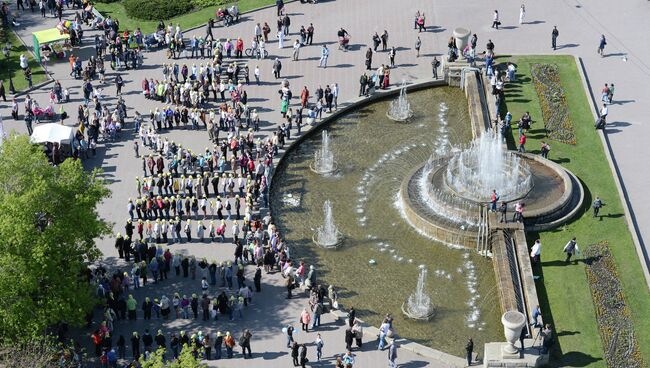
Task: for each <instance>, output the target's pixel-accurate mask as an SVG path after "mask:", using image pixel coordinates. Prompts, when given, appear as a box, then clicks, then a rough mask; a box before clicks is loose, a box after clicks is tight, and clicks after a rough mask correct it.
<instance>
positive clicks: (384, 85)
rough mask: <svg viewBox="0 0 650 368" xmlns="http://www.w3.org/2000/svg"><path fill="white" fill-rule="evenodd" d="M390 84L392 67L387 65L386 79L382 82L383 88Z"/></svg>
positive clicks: (385, 70)
mask: <svg viewBox="0 0 650 368" xmlns="http://www.w3.org/2000/svg"><path fill="white" fill-rule="evenodd" d="M389 85H390V68H389V67H388V66H387V67H386V68H385V69H384V79H383V82H382V88H383V89H387V88H388V86H389Z"/></svg>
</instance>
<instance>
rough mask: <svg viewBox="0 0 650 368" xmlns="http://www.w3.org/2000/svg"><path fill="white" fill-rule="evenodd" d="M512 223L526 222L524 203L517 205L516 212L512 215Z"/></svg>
mask: <svg viewBox="0 0 650 368" xmlns="http://www.w3.org/2000/svg"><path fill="white" fill-rule="evenodd" d="M512 221H514V222H523V221H524V203H523V202H517V203H515V212H514V213H513V215H512Z"/></svg>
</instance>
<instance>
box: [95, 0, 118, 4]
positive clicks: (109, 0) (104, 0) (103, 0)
mask: <svg viewBox="0 0 650 368" xmlns="http://www.w3.org/2000/svg"><path fill="white" fill-rule="evenodd" d="M118 1H120V0H95V2H98V3H104V4H110V3H116V2H118Z"/></svg>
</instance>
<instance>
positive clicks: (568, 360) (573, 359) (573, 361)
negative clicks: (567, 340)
mask: <svg viewBox="0 0 650 368" xmlns="http://www.w3.org/2000/svg"><path fill="white" fill-rule="evenodd" d="M601 360H603V358H595V357H592V356H591V355H588V354H585V353H581V352H579V351H570V352H568V353H566V354H564V355H563V356H562V365H561V366H563V367H587V366H589V365H592V364H594V363H596V362H599V361H601Z"/></svg>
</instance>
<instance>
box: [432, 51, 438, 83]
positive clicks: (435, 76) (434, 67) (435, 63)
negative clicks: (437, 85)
mask: <svg viewBox="0 0 650 368" xmlns="http://www.w3.org/2000/svg"><path fill="white" fill-rule="evenodd" d="M439 66H440V61H439V60H438V58H437V57H435V56H434V57H433V60H431V69H432V71H433V79H438V67H439Z"/></svg>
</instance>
